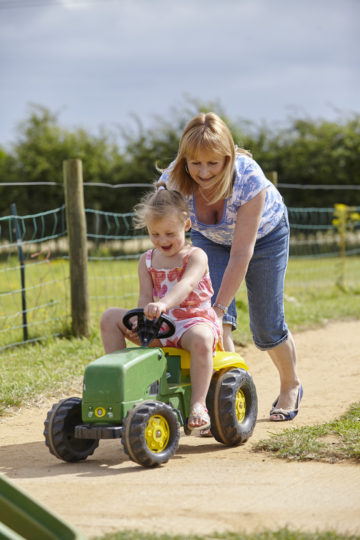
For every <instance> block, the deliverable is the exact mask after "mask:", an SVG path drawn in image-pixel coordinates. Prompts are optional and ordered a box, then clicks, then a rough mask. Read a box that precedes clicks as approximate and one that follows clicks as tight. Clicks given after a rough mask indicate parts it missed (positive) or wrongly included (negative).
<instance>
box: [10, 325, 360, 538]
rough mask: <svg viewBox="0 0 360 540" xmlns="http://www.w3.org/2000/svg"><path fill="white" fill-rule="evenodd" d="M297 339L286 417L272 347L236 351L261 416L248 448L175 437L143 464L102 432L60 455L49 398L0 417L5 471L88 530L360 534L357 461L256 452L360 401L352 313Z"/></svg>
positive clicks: (359, 335) (359, 344)
mask: <svg viewBox="0 0 360 540" xmlns="http://www.w3.org/2000/svg"><path fill="white" fill-rule="evenodd" d="M295 340H296V344H297V348H298V353H299V374H300V377H301V379H302V382H303V386H304V398H303V401H302V403H301V410H300V413H299V415H298V416H297V418H296V419H295V421H294V422H292V423H291V424H290V423H281V424H274V423H270V422H268V421H267V417H268V412H269V408H270V405H271V403H272V401H273V400H274V399H275V398H276V396H277V394H278V379H277V375H276V372H275V369H274V368H273V366H272V364H271V362H270V361H269V360H268V357H267V355H266V354H265V353H261V352H259V351H257V350H256V349H255V348H254V347H252V346H251V347H248V348H247V349H245V350H242V351H240V352H241V354H242V355H243V356H244V358H245V360H246V361H247V363H248V365H249V366H250V371H251V373H252V375H253V377H254V380H255V384H256V388H257V392H258V397H259V417H258V423H257V425H256V428H255V432H254V435H253V437H252V438H251V439H250V440H249V441H248V442H247V443H246V444H245V445H244V446H241V447H237V448H225V447H223V446H222V445H220V444H219V443H216V442H215V441H214V439H202V438H199V437H195V436H191V437H186V436H185V435H182V437H181V440H180V447H179V449H178V451H177V453H176V454H175V456H174V457H173V458H172V459H171V460H170V461H169V463H168V464H167V465H165V466H163V467H160V468H157V469H150V470H146V469H143V468H142V467H139V466H137V465H135V464H134V463H132V462H131V461H129V460H128V458H127V457H126V456H125V454H124V452H123V450H122V447H121V444H120V442H118V441H102V442H101V444H100V447H99V448H98V449H97V450H96V451H95V453H94V455H93V456H92V457H90V458H88V460H87V461H86V462H84V463H81V464H67V463H63V462H60V461H58V460H57V459H56V458H54V457H53V456H51V455H50V453H49V452H48V450H47V448H46V447H45V444H44V440H43V435H42V431H43V422H44V419H45V417H46V412H47V410H48V408H50V405H51V403H46V404H44V405H41V407H37V408H34V409H24V410H22V411H20V412H19V413H17V414H16V415H15V416H12V417H7V418H5V419H3V420H2V421H1V422H0V432H1V443H0V444H1V447H0V472H3V473H5V474H6V475H7V476H8V477H10V478H11V479H12V480H13V481H14V482H15V483H16V484H17V485H19V486H20V487H22V488H23V489H25V490H26V491H27V492H28V493H30V494H31V495H32V496H34V497H35V498H37V499H38V500H39V501H41V502H43V503H45V504H46V505H47V506H48V507H49V508H51V509H52V510H54V511H56V512H57V513H58V514H60V515H61V516H63V517H64V518H65V519H66V520H67V521H69V522H70V523H72V524H73V525H75V526H76V527H78V528H79V529H80V530H81V531H83V532H84V533H85V534H86V535H87V536H88V538H91V537H93V536H95V535H101V534H105V533H106V532H110V531H115V530H121V529H132V528H134V529H135V528H137V529H139V530H142V531H147V532H156V533H161V532H167V533H178V534H180V533H183V534H189V533H197V534H205V533H207V534H210V533H211V532H214V531H218V532H223V531H246V532H251V531H258V530H263V529H264V528H271V529H276V528H278V527H283V526H289V527H290V528H296V529H302V530H305V531H312V532H314V531H316V530H318V531H322V530H330V529H333V530H336V531H338V532H342V533H353V534H355V533H356V534H360V466H359V465H356V464H335V465H331V464H326V463H312V462H307V463H293V462H291V463H288V462H286V461H281V460H277V459H274V458H271V457H268V456H266V455H264V454H256V453H253V452H252V451H251V447H252V444H253V442H255V441H258V440H259V439H263V438H266V437H267V435H268V434H269V433H270V432H278V431H282V430H283V429H286V428H289V427H290V426H291V427H292V426H303V425H308V424H314V423H319V422H324V421H328V420H331V419H333V418H334V417H337V416H339V415H340V414H342V413H344V412H345V411H346V410H347V408H348V406H349V405H350V404H351V403H354V402H355V401H358V400H359V398H360V392H359V383H360V322H359V321H354V322H343V323H337V324H329V325H328V326H326V327H325V328H323V329H318V330H316V331H307V332H303V333H300V334H297V335H295ZM72 395H76V392H74V393H73V394H72ZM66 397H67V396H66ZM56 401H57V400H56Z"/></svg>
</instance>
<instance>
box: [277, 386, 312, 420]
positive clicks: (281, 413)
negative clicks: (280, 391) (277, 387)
mask: <svg viewBox="0 0 360 540" xmlns="http://www.w3.org/2000/svg"><path fill="white" fill-rule="evenodd" d="M303 393H304V391H303V387H302V384H300V387H299V390H298V395H297V398H296V403H295V408H294V409H282V408H279V407H277V404H278V400H279V398H278V399H276V400H275V401H274V403H273V404H272V407H271V411H270V420H271V422H286V421H288V420H293V419H294V418H295V416H296V415H297V413H298V412H299V406H300V401H301V399H302V397H303Z"/></svg>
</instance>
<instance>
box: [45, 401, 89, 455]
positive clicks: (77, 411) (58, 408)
mask: <svg viewBox="0 0 360 540" xmlns="http://www.w3.org/2000/svg"><path fill="white" fill-rule="evenodd" d="M81 423H82V420H81V399H80V398H77V397H72V398H67V399H63V400H61V401H59V403H55V405H53V407H52V409H51V410H50V411H49V412H48V414H47V417H46V420H45V429H44V436H45V443H46V446H47V447H48V448H49V450H50V452H51V454H53V455H54V456H56V457H57V458H59V459H63V460H64V461H81V460H83V459H86V458H87V457H88V456H90V455H91V454H93V453H94V450H95V448H97V447H98V446H99V441H98V439H76V438H75V437H74V432H75V426H77V425H79V424H81Z"/></svg>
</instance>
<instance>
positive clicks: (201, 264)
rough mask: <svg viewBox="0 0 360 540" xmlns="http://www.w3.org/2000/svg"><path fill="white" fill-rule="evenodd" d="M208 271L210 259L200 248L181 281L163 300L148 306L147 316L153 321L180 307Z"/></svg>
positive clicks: (191, 255)
mask: <svg viewBox="0 0 360 540" xmlns="http://www.w3.org/2000/svg"><path fill="white" fill-rule="evenodd" d="M207 270H208V259H207V255H206V253H205V252H204V251H203V250H202V249H200V248H195V249H194V250H193V251H192V252H191V254H190V256H189V260H188V263H187V265H186V269H185V272H184V274H183V276H182V278H181V280H180V281H179V282H178V283H177V284H176V285H174V287H173V288H172V289H171V290H170V291H169V292H168V293H167V294H166V295H165V296H164V297H163V298H161V300H159V301H158V302H151V303H150V304H148V305H147V306H146V307H145V309H144V311H145V315H146V316H147V317H148V318H149V319H153V318H156V317H160V315H161V313H163V312H164V311H168V310H169V309H171V308H173V307H175V306H179V305H180V304H181V302H183V301H184V300H185V298H187V297H188V296H189V294H190V293H191V292H192V291H193V290H194V289H195V287H196V286H197V284H198V283H199V281H200V280H201V278H202V277H203V275H204V274H205V273H206V272H207Z"/></svg>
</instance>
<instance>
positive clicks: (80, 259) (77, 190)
mask: <svg viewBox="0 0 360 540" xmlns="http://www.w3.org/2000/svg"><path fill="white" fill-rule="evenodd" d="M63 172H64V187H65V205H66V222H67V232H68V239H69V258H70V288H71V318H72V331H73V333H74V335H75V336H78V337H80V336H85V337H89V335H90V305H89V287H88V271H87V263H88V258H87V243H86V219H85V207H84V191H83V175H82V162H81V160H80V159H70V160H67V161H64V163H63Z"/></svg>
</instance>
